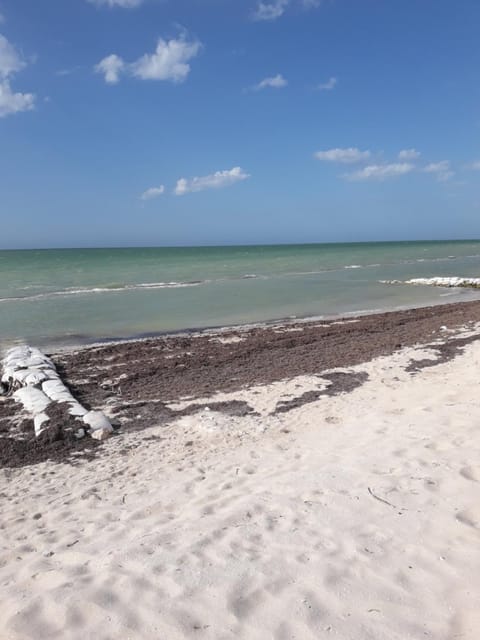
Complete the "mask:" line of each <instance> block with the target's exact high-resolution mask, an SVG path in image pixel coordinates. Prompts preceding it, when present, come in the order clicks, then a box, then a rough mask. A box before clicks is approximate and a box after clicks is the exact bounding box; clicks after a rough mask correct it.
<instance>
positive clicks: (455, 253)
mask: <svg viewBox="0 0 480 640" xmlns="http://www.w3.org/2000/svg"><path fill="white" fill-rule="evenodd" d="M433 276H466V277H467V276H471V277H478V276H480V241H455V242H397V243H361V244H315V245H314V244H312V245H282V246H245V247H189V248H140V249H138V248H132V249H61V250H58V249H55V250H34V251H0V341H1V342H2V344H8V343H11V342H15V341H18V340H28V341H30V342H32V343H35V344H39V345H43V346H45V345H49V346H54V345H56V344H80V343H84V342H91V341H95V340H98V339H103V338H125V337H130V336H137V335H143V334H153V333H157V332H167V331H177V330H181V329H190V328H202V327H212V326H224V325H231V324H241V323H250V322H262V321H268V320H273V319H281V318H287V317H306V316H307V317H308V316H312V317H331V316H336V315H343V314H353V313H360V312H362V313H363V312H368V311H378V310H384V309H396V308H402V307H414V306H421V305H426V304H435V303H442V302H448V301H455V300H468V299H474V298H479V297H480V295H479V294H478V293H477V292H474V291H468V290H462V291H456V290H445V289H438V288H433V287H413V286H409V285H387V284H382V283H381V282H380V281H381V280H407V279H410V278H416V277H433Z"/></svg>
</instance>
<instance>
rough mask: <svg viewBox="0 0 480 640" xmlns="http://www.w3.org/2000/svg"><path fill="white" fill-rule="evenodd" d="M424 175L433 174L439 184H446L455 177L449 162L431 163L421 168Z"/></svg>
mask: <svg viewBox="0 0 480 640" xmlns="http://www.w3.org/2000/svg"><path fill="white" fill-rule="evenodd" d="M423 171H424V172H425V173H433V174H434V175H436V176H437V180H438V181H439V182H446V181H447V180H450V178H452V177H453V176H454V175H455V172H454V171H452V170H451V168H450V162H449V161H448V160H441V161H440V162H431V163H430V164H427V166H426V167H424V168H423Z"/></svg>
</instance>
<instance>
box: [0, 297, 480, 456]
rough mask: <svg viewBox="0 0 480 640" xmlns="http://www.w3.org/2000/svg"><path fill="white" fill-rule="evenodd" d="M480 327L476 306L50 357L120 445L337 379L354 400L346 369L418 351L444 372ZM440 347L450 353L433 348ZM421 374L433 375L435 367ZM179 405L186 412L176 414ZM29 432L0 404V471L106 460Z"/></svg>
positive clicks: (311, 393) (296, 400) (303, 399)
mask: <svg viewBox="0 0 480 640" xmlns="http://www.w3.org/2000/svg"><path fill="white" fill-rule="evenodd" d="M478 322H480V301H472V302H464V303H449V304H446V305H441V306H438V305H435V306H429V307H420V308H416V309H407V310H403V311H392V312H387V313H380V314H373V315H365V316H357V317H354V318H352V317H343V319H336V320H328V321H326V320H317V321H312V320H298V319H296V320H291V321H289V322H287V323H273V324H271V325H261V326H258V325H256V326H248V327H246V326H241V327H236V328H230V327H224V328H222V329H220V330H217V331H212V330H209V331H206V332H196V333H193V332H192V333H178V334H169V335H164V336H161V337H156V338H144V339H140V340H130V341H121V342H111V343H102V344H97V345H92V346H88V347H82V348H80V349H78V348H77V349H69V350H63V351H57V352H55V353H53V354H51V355H52V357H53V360H54V362H55V364H56V366H57V369H58V371H59V373H60V374H61V377H62V379H63V380H64V382H65V383H66V384H67V386H68V387H69V388H70V389H71V391H72V393H73V395H74V397H76V399H77V400H78V401H79V402H81V404H83V405H84V406H86V407H87V408H89V409H94V410H100V411H103V412H105V413H106V414H107V415H108V417H109V419H110V420H111V422H112V424H114V426H115V427H116V428H117V430H118V431H117V433H118V437H119V438H120V439H121V438H122V436H123V435H124V434H126V433H127V432H130V431H133V432H135V431H142V430H144V429H148V428H149V427H151V426H153V425H157V426H158V425H162V424H163V425H167V424H170V423H172V422H175V420H177V419H179V418H182V417H184V416H186V415H196V414H198V413H199V412H201V411H203V410H204V408H205V407H209V408H212V407H213V408H214V410H215V411H218V412H220V413H223V414H224V415H229V416H234V417H235V416H236V417H242V416H247V415H249V414H252V413H253V410H252V406H251V404H249V402H247V401H244V400H242V401H237V400H236V399H235V398H234V397H233V395H232V394H235V393H237V394H238V393H240V392H241V393H243V392H244V391H245V390H248V389H249V388H252V387H258V386H265V385H276V384H277V385H278V384H282V383H283V382H286V381H291V380H295V379H297V378H299V379H302V378H306V377H311V376H319V375H321V374H322V373H323V374H325V372H329V371H331V370H335V369H341V370H343V372H344V373H343V374H342V375H334V376H333V377H330V378H329V379H328V382H329V393H330V394H333V395H338V394H342V393H350V392H351V391H352V390H353V389H355V388H356V386H358V385H361V384H362V380H359V379H358V378H356V377H355V376H350V375H348V369H351V368H352V367H355V366H358V365H361V364H363V363H368V362H370V361H372V360H373V359H375V358H378V357H386V356H391V355H393V354H395V353H396V352H398V351H401V350H403V349H405V348H414V347H415V346H416V345H430V349H433V351H434V352H435V360H436V362H442V361H443V362H445V361H448V360H450V359H453V358H455V357H456V356H457V355H459V354H461V353H462V351H463V350H464V348H465V347H466V346H467V345H468V343H469V342H471V341H474V340H476V337H475V336H473V337H470V338H461V337H458V336H457V333H458V332H459V331H460V330H463V331H464V332H465V330H467V329H468V328H472V327H473V326H474V325H476V323H478ZM456 336H457V337H456ZM439 341H440V342H441V343H445V344H443V346H442V345H440V344H435V343H438V342H439ZM423 366H429V363H428V361H427V362H426V363H424V365H423ZM221 394H227V395H228V394H229V399H228V400H222V399H218V400H215V401H214V398H216V397H217V396H218V397H220V396H221ZM320 395H321V394H320ZM319 397H320V396H319V395H318V393H316V392H315V390H314V389H307V390H306V391H305V393H298V394H295V393H294V394H292V397H290V398H288V401H287V400H286V399H283V400H282V404H281V406H279V407H278V408H275V407H273V408H272V411H273V412H276V411H277V410H278V412H288V411H290V410H293V409H295V408H298V407H299V406H302V405H303V404H305V403H311V402H315V401H316V400H317V399H318V398H319ZM200 399H201V401H200ZM286 402H287V404H285V403H286ZM175 403H177V404H178V403H184V404H183V405H181V407H180V408H178V406H177V405H176V404H175ZM30 423H31V421H30V420H29V416H28V415H25V414H22V413H21V411H20V409H19V406H18V405H16V404H15V403H14V402H13V400H12V399H11V398H3V399H1V398H0V435H1V436H2V437H3V439H2V441H0V446H1V455H0V466H2V465H6V466H23V465H24V464H32V463H35V462H38V461H41V460H46V459H49V458H50V459H57V460H59V461H67V460H71V459H72V455H73V456H75V455H79V456H81V455H84V456H85V457H86V458H89V457H92V456H94V455H95V454H97V453H98V454H99V455H101V454H102V447H100V448H98V447H96V446H95V445H93V444H92V443H91V440H90V438H86V439H84V440H81V441H79V442H72V441H71V440H69V441H67V440H62V439H61V438H60V441H59V442H58V441H54V442H42V443H41V444H40V443H39V442H34V443H33V444H32V443H31V441H30V436H31V432H32V427H31V424H30ZM58 426H59V427H61V425H60V424H59V425H58ZM19 437H20V438H21V439H22V442H20V443H19V442H18V438H19ZM56 437H57V436H56ZM5 438H7V439H5ZM14 438H17V440H13V439H14ZM57 439H58V438H57ZM7 445H8V446H7Z"/></svg>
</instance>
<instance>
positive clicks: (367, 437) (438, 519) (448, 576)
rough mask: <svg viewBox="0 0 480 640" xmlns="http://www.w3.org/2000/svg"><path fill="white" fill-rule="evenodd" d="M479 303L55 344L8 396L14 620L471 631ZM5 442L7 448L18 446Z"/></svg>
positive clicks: (477, 587)
mask: <svg viewBox="0 0 480 640" xmlns="http://www.w3.org/2000/svg"><path fill="white" fill-rule="evenodd" d="M479 338H480V302H468V303H460V304H451V305H443V306H436V307H425V308H419V309H411V310H405V311H398V312H393V313H383V314H377V315H367V316H362V317H355V318H349V317H347V318H343V319H336V320H332V321H328V322H327V321H306V322H298V321H291V322H288V323H285V322H284V323H271V324H268V325H265V326H253V327H236V328H227V329H224V330H218V331H206V332H196V333H183V334H177V335H171V336H162V337H159V338H155V339H145V340H141V341H126V342H118V343H108V344H103V345H97V346H93V347H90V348H82V349H73V350H63V351H59V352H57V353H53V354H51V355H52V359H53V360H54V362H55V364H56V366H57V369H58V371H59V373H60V374H61V376H62V379H63V380H64V381H65V382H66V383H67V384H68V386H69V387H70V389H71V390H72V392H73V394H74V395H75V397H77V398H78V399H79V401H81V402H82V403H83V404H85V405H86V406H88V407H91V408H94V409H97V410H102V411H104V412H105V413H106V415H108V416H109V418H110V419H111V421H112V424H113V425H114V427H115V429H116V432H115V434H114V435H113V436H112V437H111V438H110V439H108V440H106V441H105V442H102V443H96V442H94V441H92V440H91V439H90V438H84V439H82V440H80V441H77V442H71V441H62V440H57V441H54V442H50V443H48V442H47V443H44V444H43V445H41V446H39V445H36V444H34V443H31V442H30V443H25V441H24V442H23V444H22V445H18V446H17V445H16V444H15V445H12V443H11V441H9V445H8V449H7V447H5V446H4V445H5V443H6V441H5V440H4V437H8V436H10V437H15V439H16V442H20V441H19V440H18V438H19V437H23V438H24V437H25V432H26V431H25V430H26V429H27V428H28V424H27V422H25V421H24V418H25V419H26V416H23V417H22V416H21V414H20V408H19V405H16V404H14V403H13V401H12V400H11V399H10V398H5V397H3V398H0V429H1V430H2V436H3V437H2V443H1V444H2V447H3V449H2V457H1V465H2V468H1V470H0V495H1V500H2V520H1V526H2V534H1V537H0V540H1V548H0V584H1V585H2V614H3V615H2V620H1V621H0V637H1V638H2V639H3V638H5V639H6V640H24V639H29V638H39V637H41V638H96V639H97V638H98V639H102V640H103V639H105V640H107V639H108V640H114V639H115V640H116V639H120V638H122V639H124V638H131V639H135V640H136V639H138V640H140V639H142V640H143V639H149V638H169V639H176V638H178V639H180V638H206V639H223V638H234V637H235V638H246V639H255V638H259V639H260V638H261V639H264V638H275V639H279V640H280V639H286V638H331V637H333V638H335V637H336V638H342V639H347V638H348V639H350V638H351V639H352V640H353V639H355V640H359V639H360V640H363V639H365V640H367V639H369V640H370V639H378V640H380V639H385V638H388V639H397V638H398V639H402V640H403V639H405V638H412V639H420V638H425V637H431V638H435V639H445V640H450V639H451V638H456V637H459V638H467V639H472V640H473V639H475V640H476V638H478V637H479V634H480V616H479V614H478V597H479V594H480V580H479V578H478V565H479V563H478V541H479V529H480V511H479V510H478V487H479V485H478V482H479V481H480V467H479V465H478V459H479V453H480V452H479V445H478V436H477V429H478V424H479V423H480V407H479V405H478V401H477V394H476V391H475V389H476V384H477V377H478V374H477V372H478V366H479V364H480V342H479ZM7 454H8V455H7Z"/></svg>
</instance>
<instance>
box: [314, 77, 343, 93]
mask: <svg viewBox="0 0 480 640" xmlns="http://www.w3.org/2000/svg"><path fill="white" fill-rule="evenodd" d="M337 84H338V80H337V78H330V79H329V80H328V81H327V82H324V83H323V84H319V85H317V89H318V90H319V91H331V90H332V89H334V88H335V87H336V86H337Z"/></svg>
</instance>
